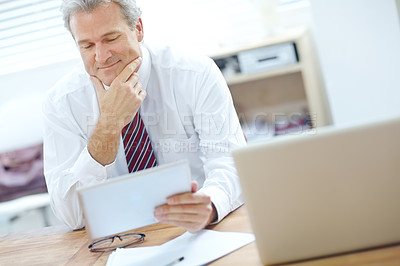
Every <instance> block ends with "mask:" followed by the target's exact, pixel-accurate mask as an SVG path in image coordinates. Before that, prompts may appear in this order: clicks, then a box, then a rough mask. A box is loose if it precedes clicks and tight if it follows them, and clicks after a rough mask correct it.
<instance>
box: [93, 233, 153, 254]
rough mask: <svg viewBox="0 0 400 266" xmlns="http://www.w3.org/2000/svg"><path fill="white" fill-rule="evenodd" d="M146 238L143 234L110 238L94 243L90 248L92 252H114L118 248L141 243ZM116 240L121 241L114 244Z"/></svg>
mask: <svg viewBox="0 0 400 266" xmlns="http://www.w3.org/2000/svg"><path fill="white" fill-rule="evenodd" d="M145 236H146V235H145V234H141V233H129V234H123V235H115V236H110V237H107V238H102V239H99V240H96V241H94V242H92V243H91V244H90V245H89V246H88V248H89V249H90V251H92V252H103V251H112V250H115V249H117V248H123V247H126V246H129V245H132V244H137V243H141V242H143V241H144V237H145ZM116 238H117V239H119V241H115V242H114V240H115V239H116Z"/></svg>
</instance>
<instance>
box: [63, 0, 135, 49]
mask: <svg viewBox="0 0 400 266" xmlns="http://www.w3.org/2000/svg"><path fill="white" fill-rule="evenodd" d="M106 4H107V5H101V6H98V7H96V8H95V9H93V10H90V11H85V10H80V11H77V12H75V13H74V14H72V15H71V17H70V20H69V23H70V29H71V33H72V36H73V37H74V39H75V41H77V42H82V40H83V39H86V38H87V36H86V35H96V36H97V37H100V36H105V35H109V34H112V33H114V32H118V31H120V30H121V26H122V25H124V24H126V26H128V27H129V25H128V23H127V21H126V19H125V17H124V16H123V14H122V12H121V10H120V6H119V5H117V4H114V3H106ZM112 4H114V5H112Z"/></svg>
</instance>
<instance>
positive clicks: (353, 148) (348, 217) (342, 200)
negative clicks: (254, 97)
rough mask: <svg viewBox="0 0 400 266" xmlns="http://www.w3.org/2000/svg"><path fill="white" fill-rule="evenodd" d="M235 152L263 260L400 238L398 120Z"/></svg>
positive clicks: (297, 257)
mask: <svg viewBox="0 0 400 266" xmlns="http://www.w3.org/2000/svg"><path fill="white" fill-rule="evenodd" d="M233 157H234V160H235V163H236V167H237V170H238V173H239V177H240V182H241V184H242V188H243V193H244V197H245V201H246V205H247V209H248V213H249V217H250V221H251V224H252V227H253V230H254V233H255V236H256V242H257V246H258V249H259V254H260V257H261V260H262V261H263V263H264V264H275V263H283V262H291V261H297V260H303V259H308V258H314V257H319V256H325V255H332V254H337V253H342V252H347V251H353V250H359V249H365V248H369V247H375V246H380V245H385V244H390V243H396V242H400V118H394V119H388V120H385V121H379V122H374V123H369V124H364V125H358V126H352V127H348V128H342V129H338V128H326V129H317V130H316V132H315V133H314V134H309V135H308V134H302V135H298V136H283V137H278V138H275V139H274V140H272V141H266V142H263V143H254V144H250V145H248V146H247V147H244V148H240V149H237V150H235V151H234V152H233Z"/></svg>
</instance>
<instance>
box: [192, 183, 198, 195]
mask: <svg viewBox="0 0 400 266" xmlns="http://www.w3.org/2000/svg"><path fill="white" fill-rule="evenodd" d="M198 188H199V184H198V183H197V181H192V193H195V192H197V189H198Z"/></svg>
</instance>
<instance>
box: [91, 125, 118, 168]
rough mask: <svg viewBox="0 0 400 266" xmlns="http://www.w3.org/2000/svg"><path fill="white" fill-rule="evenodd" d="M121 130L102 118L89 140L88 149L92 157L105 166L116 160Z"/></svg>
mask: <svg viewBox="0 0 400 266" xmlns="http://www.w3.org/2000/svg"><path fill="white" fill-rule="evenodd" d="M119 139H120V130H119V129H118V128H117V127H115V125H114V126H110V125H109V124H107V123H105V122H104V121H102V120H99V122H98V123H97V125H96V128H95V130H94V131H93V134H92V136H91V137H90V139H89V142H88V146H87V147H88V151H89V153H90V155H91V156H92V158H93V159H94V160H96V161H97V162H98V163H99V164H101V165H103V166H105V165H108V164H111V163H112V162H114V160H115V157H116V155H117V151H118V146H119Z"/></svg>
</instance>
